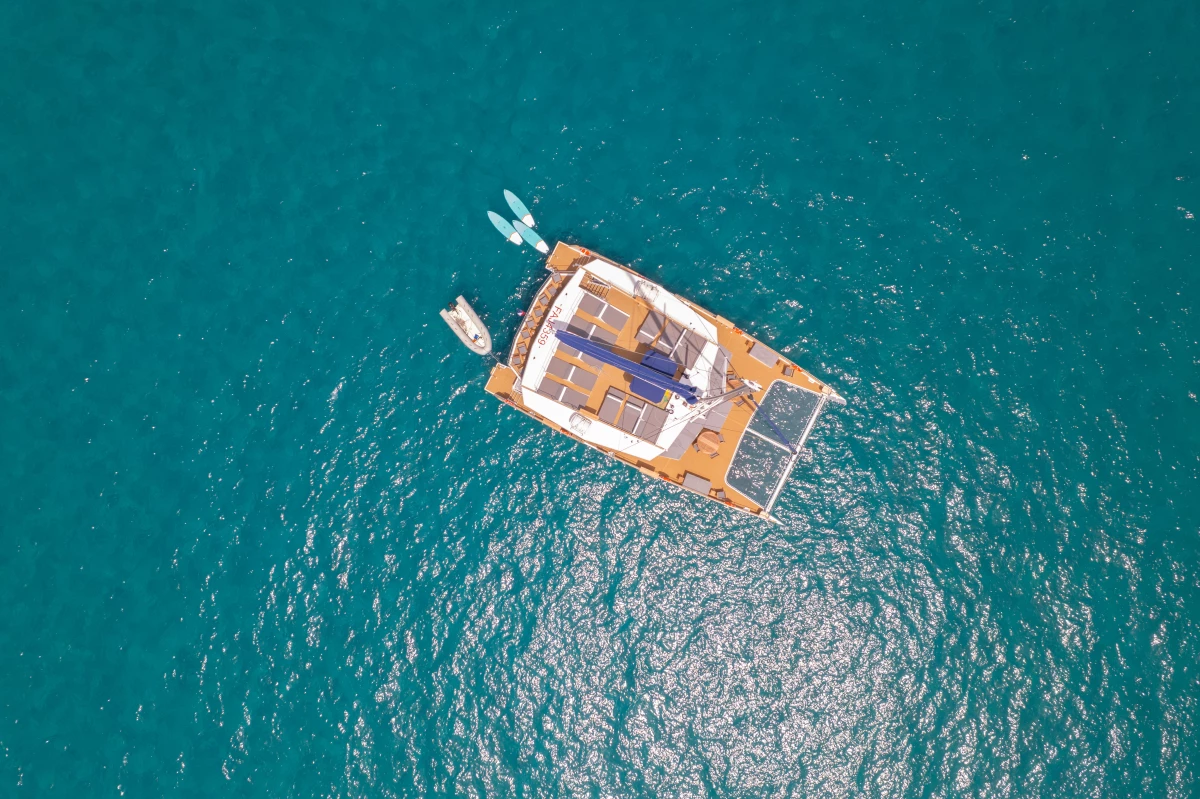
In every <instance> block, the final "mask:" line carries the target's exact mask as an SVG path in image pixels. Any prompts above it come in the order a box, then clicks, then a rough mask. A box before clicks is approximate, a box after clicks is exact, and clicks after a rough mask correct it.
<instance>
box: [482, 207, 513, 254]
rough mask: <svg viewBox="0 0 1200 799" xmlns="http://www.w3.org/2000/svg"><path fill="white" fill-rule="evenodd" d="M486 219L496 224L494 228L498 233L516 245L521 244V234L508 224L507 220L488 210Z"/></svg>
mask: <svg viewBox="0 0 1200 799" xmlns="http://www.w3.org/2000/svg"><path fill="white" fill-rule="evenodd" d="M488 219H490V220H492V224H493V225H495V226H496V230H499V231H500V235H502V236H504V238H506V239H508V240H509V241H511V242H512V243H513V244H515V245H517V246H518V247H520V246H521V234H520V233H518V232H517V231H516V230H515V229H514V228H513V226H512V225H510V224H508V220H506V219H505V218H504V217H502V216H500V214H498V213H496V212H495V211H488Z"/></svg>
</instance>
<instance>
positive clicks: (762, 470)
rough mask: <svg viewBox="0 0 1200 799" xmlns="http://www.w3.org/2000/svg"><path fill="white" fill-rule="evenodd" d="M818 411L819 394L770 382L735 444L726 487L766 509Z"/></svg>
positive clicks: (778, 382) (786, 384)
mask: <svg viewBox="0 0 1200 799" xmlns="http://www.w3.org/2000/svg"><path fill="white" fill-rule="evenodd" d="M820 408H821V395H820V394H817V393H814V392H812V391H808V390H806V389H803V388H800V387H799V386H793V385H792V384H790V383H784V382H782V381H777V382H775V383H773V384H772V385H771V387H770V388H768V389H767V393H766V396H764V397H763V401H762V402H761V403H760V404H759V407H758V409H757V410H755V412H754V416H753V417H751V419H750V424H749V426H748V427H747V429H746V432H745V433H743V434H742V440H741V441H739V442H738V448H737V451H736V452H735V453H734V454H733V462H732V463H731V464H730V465H729V472H728V475H727V483H728V484H729V486H731V487H732V488H734V489H736V490H737V491H738V492H740V493H742V494H744V495H745V496H746V497H748V498H749V499H751V500H753V501H754V502H757V503H758V504H759V505H762V506H763V507H764V508H765V507H767V505H768V504H770V501H771V496H772V495H773V494H774V493H775V490H776V488H778V486H779V483H780V482H781V481H782V480H784V479H785V477H786V475H787V471H788V465H789V464H790V463H791V462H792V461H793V460H794V459H795V458H796V456H797V453H798V452H799V449H800V445H801V444H802V443H803V440H804V431H805V430H807V429H808V425H809V422H810V421H811V420H812V419H813V417H814V416H815V415H816V414H817V413H819V412H820Z"/></svg>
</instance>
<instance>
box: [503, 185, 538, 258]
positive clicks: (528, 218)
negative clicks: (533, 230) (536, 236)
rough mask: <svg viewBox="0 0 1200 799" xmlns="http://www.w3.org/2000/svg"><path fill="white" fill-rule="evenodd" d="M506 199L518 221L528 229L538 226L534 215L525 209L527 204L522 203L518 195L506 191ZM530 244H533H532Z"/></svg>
mask: <svg viewBox="0 0 1200 799" xmlns="http://www.w3.org/2000/svg"><path fill="white" fill-rule="evenodd" d="M504 199H506V200H508V207H509V208H511V209H512V212H513V213H514V214H516V215H517V219H520V220H521V221H522V222H524V223H525V224H526V225H527V226H528V227H537V224H536V223H535V222H534V221H533V214H531V213H529V209H528V208H526V207H525V203H523V202H521V200H520V199H519V198H518V197H517V195H515V194H513V193H512V192H511V191H509V190H508V189H505V190H504ZM530 243H531V244H532V242H530Z"/></svg>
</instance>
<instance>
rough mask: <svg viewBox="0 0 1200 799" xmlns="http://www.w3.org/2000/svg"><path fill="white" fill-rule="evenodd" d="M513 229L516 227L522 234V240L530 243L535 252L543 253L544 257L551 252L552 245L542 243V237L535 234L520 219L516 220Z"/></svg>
mask: <svg viewBox="0 0 1200 799" xmlns="http://www.w3.org/2000/svg"><path fill="white" fill-rule="evenodd" d="M513 227H515V228H516V229H517V232H518V233H520V234H521V238H523V239H525V241H527V242H529V245H530V246H531V247H533V248H534V249H535V250H537V251H538V252H540V253H542V254H543V255H545V254H546V253H548V252H550V245H548V244H546V242H544V241H542V237H541V236H539V235H538V234H536V233H534V232H533V230H531V229H530V227H529V225H527V224H525V223H524V222H522V221H521V220H519V219H514V220H513Z"/></svg>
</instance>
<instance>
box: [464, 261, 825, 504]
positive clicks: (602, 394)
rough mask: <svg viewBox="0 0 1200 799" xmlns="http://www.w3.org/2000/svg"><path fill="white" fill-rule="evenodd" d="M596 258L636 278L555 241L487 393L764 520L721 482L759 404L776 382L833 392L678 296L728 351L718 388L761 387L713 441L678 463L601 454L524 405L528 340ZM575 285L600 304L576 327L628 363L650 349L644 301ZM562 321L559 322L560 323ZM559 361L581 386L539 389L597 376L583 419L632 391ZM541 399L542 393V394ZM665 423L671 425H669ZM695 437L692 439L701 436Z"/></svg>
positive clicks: (588, 366) (588, 279)
mask: <svg viewBox="0 0 1200 799" xmlns="http://www.w3.org/2000/svg"><path fill="white" fill-rule="evenodd" d="M597 258H599V259H601V260H604V261H606V262H607V263H609V264H613V265H614V266H617V267H619V268H621V269H624V270H626V271H627V272H629V273H631V274H634V275H636V273H635V272H633V271H632V270H629V269H628V268H627V267H623V266H621V265H619V264H614V263H613V262H611V261H607V259H604V258H603V257H602V256H599V255H596V254H595V253H592V252H590V251H588V250H585V249H583V248H581V247H573V246H570V245H567V244H564V243H562V242H559V243H558V245H557V246H556V247H555V248H554V251H553V252H552V253H551V255H550V257H549V259H548V263H547V267H548V268H549V269H550V271H551V273H552V274H551V275H550V277H549V278H548V279H547V280H546V282H545V284H543V286H542V287H541V288H540V289H539V291H538V293H537V295H536V296H535V298H534V301H533V303H532V305H531V306H530V309H529V311H528V312H527V313H526V316H525V319H524V321H523V323H522V325H521V328H520V329H519V330H518V333H517V337H516V339H515V340H514V342H513V346H512V349H511V352H510V355H509V365H508V366H499V365H498V366H496V367H495V368H493V370H492V373H491V375H490V377H489V380H488V383H487V387H486V389H487V391H488V392H489V393H491V394H494V395H496V396H497V397H499V398H500V399H501V400H502V401H504V402H505V403H507V404H509V405H511V406H513V407H515V408H517V409H518V410H521V411H522V412H524V413H526V414H529V415H530V416H533V417H534V418H537V419H539V421H542V422H543V423H545V424H547V425H549V426H550V427H552V428H553V429H555V430H558V431H559V432H561V433H563V434H565V435H568V436H570V437H572V438H575V439H577V440H580V441H582V442H583V443H585V444H588V445H589V446H593V447H595V448H597V449H600V450H601V451H604V452H606V453H607V454H609V455H611V456H612V457H614V458H617V459H618V460H621V461H623V462H624V463H627V464H628V465H630V466H633V467H634V468H636V469H638V470H639V471H641V472H643V473H644V474H647V475H649V476H653V477H657V478H659V479H662V480H665V481H667V482H670V483H672V484H674V485H677V486H681V487H684V488H687V489H689V490H692V491H695V492H697V493H701V494H703V495H705V496H707V497H708V498H709V499H713V500H715V501H717V502H721V503H723V504H725V505H728V506H730V507H734V508H737V509H739V510H743V511H746V512H749V513H752V514H756V515H765V508H764V505H763V503H761V502H757V501H755V500H753V499H751V498H750V497H747V496H746V495H745V494H743V493H741V492H739V491H738V490H737V489H735V488H734V487H733V486H731V485H729V482H728V480H727V479H726V476H727V473H728V472H729V467H730V464H731V462H732V460H733V457H734V453H735V450H736V449H737V446H738V443H739V441H740V440H741V438H742V435H743V433H744V432H745V431H746V428H747V426H748V425H749V424H750V421H751V417H752V415H753V413H754V409H755V408H756V407H757V406H758V403H759V402H761V401H762V400H763V397H764V396H765V395H766V393H767V390H768V389H769V388H770V387H771V385H772V384H773V383H775V382H776V381H783V382H785V383H789V384H791V385H794V386H797V387H800V388H804V389H807V390H808V391H811V392H815V393H817V394H822V395H832V396H836V394H835V393H834V392H833V391H832V389H830V388H828V387H827V386H825V384H823V383H822V382H821V381H819V380H817V379H816V378H815V377H813V376H812V375H811V374H809V373H808V372H806V371H805V370H803V369H801V368H800V367H799V366H797V365H796V364H795V363H793V362H791V361H790V360H788V359H787V358H784V357H783V356H781V355H779V354H778V353H776V352H775V351H773V350H771V349H769V348H767V347H766V346H765V345H763V344H761V343H760V342H758V341H757V340H756V339H754V338H753V337H752V336H749V335H747V334H746V333H745V332H744V331H742V330H741V329H739V328H738V327H736V326H735V325H734V324H733V323H732V322H730V321H729V320H727V319H725V318H724V317H721V316H719V315H716V314H713V313H711V312H709V311H706V310H704V309H703V308H700V307H698V306H696V305H694V304H693V303H690V302H688V301H687V300H686V299H684V298H682V297H678V295H676V297H677V298H678V299H679V300H681V301H683V302H684V303H686V305H687V306H688V307H690V308H691V309H692V310H693V311H695V312H696V313H697V314H698V315H699V316H700V317H701V318H702V319H703V320H705V321H707V322H708V323H710V324H711V325H712V326H713V327H714V328H715V329H716V332H717V343H718V344H719V345H721V346H722V347H724V348H725V349H726V350H727V351H728V353H729V365H728V370H727V372H726V376H725V380H724V386H723V389H722V390H724V391H731V390H733V389H734V388H737V387H739V386H741V385H743V382H746V381H748V382H750V383H752V384H756V385H757V386H759V388H758V389H757V390H755V391H753V392H752V393H751V394H750V395H749V396H743V397H740V398H738V399H735V400H734V401H733V404H732V407H729V408H728V413H727V415H726V416H725V417H724V419H723V420H718V419H713V426H712V427H705V428H704V429H705V430H711V431H712V433H715V434H716V436H713V435H712V434H711V433H710V434H705V438H706V439H707V441H704V442H701V441H696V440H695V439H696V437H697V436H696V435H689V436H688V437H689V439H692V440H688V441H685V442H680V443H681V444H682V454H680V455H679V457H667V456H666V455H667V453H664V454H663V455H661V456H658V457H654V458H651V459H649V460H644V459H642V458H639V457H636V456H634V455H632V454H630V453H628V452H625V451H622V450H621V449H606V448H604V447H600V446H597V445H596V444H593V443H591V442H587V441H583V439H581V438H580V437H579V436H578V435H576V434H575V433H574V432H573V431H572V430H570V429H568V428H566V427H563V426H561V425H559V424H557V423H555V422H553V421H551V420H549V419H546V418H544V417H542V416H541V415H539V414H538V413H537V412H535V411H534V410H532V409H530V408H529V407H528V406H527V405H526V403H525V401H524V391H529V390H530V389H529V388H528V387H522V386H521V384H520V380H519V378H520V377H521V376H522V374H523V372H524V369H525V366H526V360H527V358H528V357H529V354H530V349H531V347H532V346H533V344H534V342H536V341H539V340H540V339H544V338H545V337H546V336H548V335H553V331H552V330H551V326H552V325H551V323H553V322H554V321H555V318H554V317H553V315H552V314H553V310H556V309H555V306H554V299H555V297H556V296H558V294H559V292H560V291H562V289H563V287H564V286H565V285H566V284H567V282H568V280H569V278H570V277H571V276H572V275H573V274H574V272H575V271H576V270H577V269H578V268H579V266H580V265H581V264H586V263H589V262H591V261H593V260H595V259H597ZM639 277H640V276H639ZM581 286H582V288H583V289H584V290H585V291H587V292H588V293H589V294H591V295H592V296H594V297H595V298H596V299H598V300H600V302H590V308H584V307H583V306H580V309H579V312H578V313H577V314H576V316H575V318H574V319H575V321H576V322H579V321H583V322H586V323H590V324H591V325H592V326H593V328H592V335H593V336H594V337H599V338H600V340H603V341H604V342H605V343H607V344H610V345H611V346H612V347H613V348H614V349H616V350H620V351H624V353H625V354H627V356H628V357H632V358H634V359H635V360H636V359H637V358H638V357H640V356H642V355H643V354H644V353H646V352H647V351H648V350H649V349H650V345H649V344H648V343H647V342H645V341H644V340H639V336H638V332H639V330H641V328H642V326H643V323H645V322H646V320H647V317H648V315H649V314H650V313H652V311H653V308H652V307H651V306H650V304H649V303H647V302H646V301H645V300H644V299H642V298H641V297H637V296H633V295H631V294H629V293H626V292H624V291H621V290H619V289H618V288H616V287H615V286H612V285H608V284H605V283H604V282H602V281H599V280H595V279H593V278H592V276H591V275H590V273H589V274H585V276H584V278H583V280H582V283H581ZM592 312H596V313H592ZM562 321H564V322H565V321H566V320H562ZM643 338H644V336H643ZM558 358H561V360H562V361H563V362H564V363H566V364H569V365H570V366H572V367H574V368H575V369H576V370H579V371H570V370H569V372H568V373H569V374H570V375H571V376H572V377H574V376H575V375H582V376H583V380H582V381H580V380H579V379H573V380H572V381H567V380H565V379H562V378H560V377H559V376H558V375H555V374H554V373H553V371H551V372H548V373H547V374H546V375H545V377H543V378H542V382H543V384H544V383H545V381H546V380H551V381H554V382H555V383H559V382H561V383H563V385H564V387H566V388H565V389H563V390H566V389H580V388H581V386H580V383H581V382H582V383H584V384H586V383H587V382H590V381H591V379H592V378H591V376H592V375H595V380H594V383H593V384H592V385H591V387H590V389H587V393H586V399H583V400H581V401H580V407H579V408H578V412H579V413H580V414H581V415H583V416H585V417H588V418H591V419H602V420H604V421H608V422H611V419H612V417H613V407H612V406H611V400H610V401H609V402H610V406H609V407H605V408H603V411H602V406H604V404H605V398H606V396H608V395H609V393H610V392H609V389H615V390H617V391H619V392H622V393H625V394H633V393H634V392H631V390H630V389H631V386H630V378H629V376H628V375H627V374H626V373H625V372H624V371H623V370H622V369H621V368H619V367H616V366H611V365H606V364H599V363H596V362H595V361H592V362H588V360H586V359H585V358H584V357H573V356H571V355H569V354H567V353H564V352H562V351H561V348H560V351H559V352H558V355H557V356H556V360H557V359H558ZM558 368H559V370H560V371H562V370H563V369H564V368H565V367H563V366H562V365H561V364H559V366H558ZM554 388H557V386H554ZM540 393H545V392H544V391H541V392H540ZM577 396H582V392H577ZM639 401H640V400H639ZM636 404H637V403H636V402H635V405H636ZM646 404H647V405H651V404H653V403H652V402H650V401H647V402H646ZM666 404H667V403H666V401H665V400H664V401H663V402H661V403H659V404H658V407H665V406H666ZM616 413H617V414H620V413H621V411H620V410H617V411H616ZM710 418H711V417H710ZM667 424H670V422H668V423H667ZM695 432H696V433H697V434H698V433H700V432H701V431H695ZM703 444H707V445H708V446H707V447H706V449H709V450H712V449H714V448H715V450H716V451H715V453H710V452H706V451H703V450H702V449H701V446H702V445H703ZM680 449H681V447H680V446H679V445H677V446H676V447H674V448H669V450H668V451H669V452H670V454H672V455H674V454H677V453H678V451H679V450H680ZM672 450H673V451H672Z"/></svg>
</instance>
